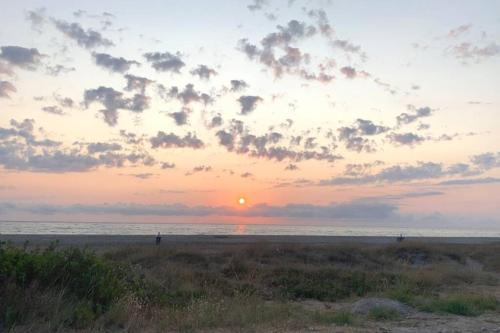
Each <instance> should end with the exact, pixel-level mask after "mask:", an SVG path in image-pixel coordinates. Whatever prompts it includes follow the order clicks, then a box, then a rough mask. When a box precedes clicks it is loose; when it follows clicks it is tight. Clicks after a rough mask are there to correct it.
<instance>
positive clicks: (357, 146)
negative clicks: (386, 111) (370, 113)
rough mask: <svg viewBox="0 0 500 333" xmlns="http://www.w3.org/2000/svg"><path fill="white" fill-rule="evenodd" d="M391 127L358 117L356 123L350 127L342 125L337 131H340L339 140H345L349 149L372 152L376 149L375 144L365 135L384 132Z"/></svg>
mask: <svg viewBox="0 0 500 333" xmlns="http://www.w3.org/2000/svg"><path fill="white" fill-rule="evenodd" d="M389 129H390V128H389V127H385V126H382V125H375V124H374V123H373V122H372V121H371V120H365V119H360V118H358V119H356V122H355V123H354V125H352V126H350V127H347V126H344V127H340V128H339V129H338V130H337V131H338V132H339V140H340V141H342V142H345V147H346V148H347V149H348V150H352V151H356V152H358V153H359V152H362V151H364V152H367V153H370V152H373V151H375V147H374V144H373V142H371V141H370V140H368V139H366V138H364V136H374V135H378V134H382V133H385V132H387V131H388V130H389Z"/></svg>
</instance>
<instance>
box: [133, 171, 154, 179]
mask: <svg viewBox="0 0 500 333" xmlns="http://www.w3.org/2000/svg"><path fill="white" fill-rule="evenodd" d="M128 176H132V177H134V178H138V179H142V180H144V179H149V178H151V177H154V176H156V174H154V173H151V172H144V173H131V174H128Z"/></svg>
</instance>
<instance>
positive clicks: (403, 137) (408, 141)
mask: <svg viewBox="0 0 500 333" xmlns="http://www.w3.org/2000/svg"><path fill="white" fill-rule="evenodd" d="M387 138H388V139H389V140H390V141H391V142H392V143H394V144H396V145H399V146H413V145H416V144H420V143H422V142H424V141H425V138H424V137H423V136H420V135H417V134H415V133H391V134H389V135H388V136H387Z"/></svg>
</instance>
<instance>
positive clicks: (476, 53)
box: [451, 42, 500, 62]
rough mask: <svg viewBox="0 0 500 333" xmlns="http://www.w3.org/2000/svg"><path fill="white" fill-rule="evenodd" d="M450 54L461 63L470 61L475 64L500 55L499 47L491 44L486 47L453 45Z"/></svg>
mask: <svg viewBox="0 0 500 333" xmlns="http://www.w3.org/2000/svg"><path fill="white" fill-rule="evenodd" d="M451 54H453V55H454V56H455V57H456V58H457V59H460V60H463V61H467V60H472V61H475V62H481V61H482V60H484V59H487V58H491V57H495V56H498V55H500V45H498V44H497V43H494V42H492V43H490V44H488V45H484V46H477V45H473V44H471V43H467V42H464V43H461V44H458V45H455V46H454V47H453V48H452V49H451Z"/></svg>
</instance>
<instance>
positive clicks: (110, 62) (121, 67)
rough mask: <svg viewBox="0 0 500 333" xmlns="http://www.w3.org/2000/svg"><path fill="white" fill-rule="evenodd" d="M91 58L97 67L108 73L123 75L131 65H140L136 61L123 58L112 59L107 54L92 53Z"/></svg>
mask: <svg viewBox="0 0 500 333" xmlns="http://www.w3.org/2000/svg"><path fill="white" fill-rule="evenodd" d="M92 57H93V58H94V60H95V63H96V64H97V65H98V66H101V67H103V68H105V69H107V70H108V71H110V72H115V73H125V72H127V71H128V70H129V69H130V67H131V66H132V65H140V64H139V63H138V62H137V61H133V60H127V59H125V58H123V57H113V56H112V55H109V54H107V53H95V52H94V53H92Z"/></svg>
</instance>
